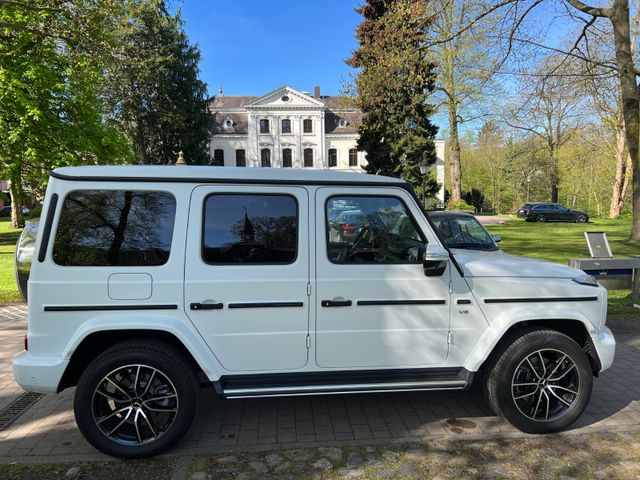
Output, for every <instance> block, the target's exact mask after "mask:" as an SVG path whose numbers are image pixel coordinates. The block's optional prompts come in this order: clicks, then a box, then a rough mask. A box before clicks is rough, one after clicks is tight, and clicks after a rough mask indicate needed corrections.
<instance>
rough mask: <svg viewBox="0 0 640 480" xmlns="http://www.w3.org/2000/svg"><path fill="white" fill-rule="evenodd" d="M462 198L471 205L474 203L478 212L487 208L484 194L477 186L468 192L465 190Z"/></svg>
mask: <svg viewBox="0 0 640 480" xmlns="http://www.w3.org/2000/svg"><path fill="white" fill-rule="evenodd" d="M462 199H463V200H464V201H465V202H467V203H468V204H469V205H473V207H474V208H475V209H476V212H480V211H482V209H484V208H485V205H484V203H485V198H484V195H483V194H482V192H481V191H480V190H478V189H477V188H472V189H471V190H469V191H468V192H465V193H464V195H462Z"/></svg>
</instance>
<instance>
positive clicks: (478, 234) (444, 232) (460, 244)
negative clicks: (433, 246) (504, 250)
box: [431, 215, 498, 250]
mask: <svg viewBox="0 0 640 480" xmlns="http://www.w3.org/2000/svg"><path fill="white" fill-rule="evenodd" d="M431 220H432V221H433V224H434V225H435V227H436V228H437V229H438V232H439V233H440V236H441V237H442V239H443V240H444V241H445V243H446V244H447V246H448V247H449V248H467V249H471V250H498V247H497V246H496V244H495V243H494V241H493V239H492V238H491V236H490V235H489V233H488V232H487V231H486V230H485V229H484V227H483V226H482V225H481V224H480V222H478V220H476V219H475V218H474V217H467V216H460V215H432V216H431Z"/></svg>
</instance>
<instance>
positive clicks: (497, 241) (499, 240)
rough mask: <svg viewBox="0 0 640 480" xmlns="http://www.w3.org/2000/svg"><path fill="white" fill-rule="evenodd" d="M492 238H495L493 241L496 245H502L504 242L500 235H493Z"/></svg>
mask: <svg viewBox="0 0 640 480" xmlns="http://www.w3.org/2000/svg"><path fill="white" fill-rule="evenodd" d="M491 238H493V241H494V242H496V243H500V242H501V241H502V237H501V236H500V235H498V234H495V235H491Z"/></svg>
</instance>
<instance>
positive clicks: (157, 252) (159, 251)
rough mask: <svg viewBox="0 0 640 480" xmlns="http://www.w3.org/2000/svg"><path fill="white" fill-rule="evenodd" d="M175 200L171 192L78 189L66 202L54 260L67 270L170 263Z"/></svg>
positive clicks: (57, 236)
mask: <svg viewBox="0 0 640 480" xmlns="http://www.w3.org/2000/svg"><path fill="white" fill-rule="evenodd" d="M175 213H176V200H175V198H174V197H173V195H171V194H170V193H167V192H155V191H131V190H78V191H74V192H70V193H69V194H67V196H66V197H65V199H64V203H63V204H62V210H61V213H60V220H59V221H58V228H57V230H56V238H55V243H54V246H53V261H54V262H55V263H57V264H58V265H64V266H152V265H162V264H164V263H166V262H167V260H168V259H169V253H170V250H171V238H172V237H173V224H174V219H175Z"/></svg>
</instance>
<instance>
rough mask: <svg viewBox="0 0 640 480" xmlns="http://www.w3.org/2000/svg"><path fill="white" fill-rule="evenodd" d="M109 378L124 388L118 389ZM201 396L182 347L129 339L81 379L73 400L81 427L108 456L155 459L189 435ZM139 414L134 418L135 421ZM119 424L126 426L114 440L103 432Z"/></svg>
mask: <svg viewBox="0 0 640 480" xmlns="http://www.w3.org/2000/svg"><path fill="white" fill-rule="evenodd" d="M134 371H135V372H136V373H135V379H134V381H133V382H131V379H132V377H131V376H132V375H133V374H134ZM107 376H110V379H111V380H112V381H113V380H115V381H116V383H118V384H119V385H120V387H121V389H117V387H113V385H115V384H113V383H110V382H109V381H108V380H107V379H106V378H107ZM145 376H146V377H145ZM145 378H146V384H145V383H144V381H145V380H144V379H145ZM127 382H129V383H127ZM131 383H133V387H132V385H131ZM108 388H111V391H108V390H107V389H108ZM98 389H99V390H100V392H101V393H100V394H98V393H99V392H97V391H96V390H98ZM140 390H144V391H143V392H140ZM173 391H175V392H174V393H175V394H174V395H173V394H172V392H173ZM134 392H135V393H134ZM105 393H106V394H107V395H105ZM199 394H200V384H199V382H198V377H197V375H196V372H195V370H194V368H193V366H192V365H191V363H190V362H189V360H188V359H187V358H186V357H185V355H184V354H183V353H182V352H180V351H179V350H178V349H176V348H175V347H173V346H172V345H170V344H167V343H164V342H160V341H153V340H149V341H145V340H130V341H125V342H122V343H119V344H116V345H114V346H113V347H110V348H109V349H107V350H106V351H105V352H104V353H102V354H101V355H99V356H98V357H97V358H96V359H95V360H94V361H93V362H91V363H90V364H89V365H88V366H87V368H86V369H85V371H84V372H83V374H82V376H81V377H80V380H79V381H78V386H77V388H76V392H75V399H74V412H75V418H76V423H77V424H78V428H79V429H80V431H81V432H82V434H83V435H84V437H85V438H86V439H87V441H88V442H89V443H91V445H93V446H94V447H95V448H97V449H98V450H100V451H101V452H103V453H106V454H107V455H111V456H113V457H118V458H144V457H150V456H152V455H157V454H159V453H161V452H164V451H165V450H167V449H169V448H171V447H172V446H174V445H175V444H177V443H178V442H179V441H180V439H181V438H182V437H183V436H184V434H185V433H186V432H187V430H188V429H189V427H190V426H191V423H192V422H193V418H194V416H195V412H196V410H197V407H198V401H199ZM107 396H110V399H107V398H106V397H107ZM145 399H147V400H145ZM147 402H151V403H150V404H147ZM125 409H128V410H126V411H123V412H121V413H118V412H116V413H114V412H115V411H116V410H118V411H122V410H125ZM149 409H151V411H150V410H149ZM139 410H142V413H140V414H139ZM94 412H95V415H99V418H100V419H101V422H98V421H97V418H96V416H95V415H94ZM134 412H135V419H134V420H131V419H130V418H131V414H132V413H134ZM125 414H126V415H125ZM125 416H126V417H127V418H124V417H125ZM105 417H109V418H105ZM139 418H140V421H139V423H138V419H139ZM158 419H159V421H158V422H156V420H158ZM143 420H146V422H143ZM98 423H100V425H102V426H103V427H101V426H99V425H98ZM114 423H115V424H117V425H121V427H118V430H116V431H115V432H114V433H113V438H112V437H111V436H108V433H110V432H106V431H104V430H103V428H104V429H105V430H107V429H109V430H111V427H112V426H113V424H114ZM154 425H155V428H154ZM127 432H128V433H127ZM131 432H135V434H136V437H137V438H136V437H133V436H132V435H133V433H131ZM154 434H157V436H156V437H154ZM145 437H148V438H145Z"/></svg>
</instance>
